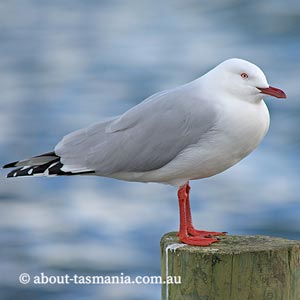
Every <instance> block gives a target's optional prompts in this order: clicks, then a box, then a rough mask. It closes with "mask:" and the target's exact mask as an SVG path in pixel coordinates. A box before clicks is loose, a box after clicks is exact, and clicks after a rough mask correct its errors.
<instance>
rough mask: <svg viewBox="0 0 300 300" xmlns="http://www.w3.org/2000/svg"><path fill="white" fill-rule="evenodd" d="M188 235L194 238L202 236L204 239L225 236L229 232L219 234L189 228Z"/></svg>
mask: <svg viewBox="0 0 300 300" xmlns="http://www.w3.org/2000/svg"><path fill="white" fill-rule="evenodd" d="M187 231H188V234H190V235H192V236H202V237H212V236H224V235H226V234H227V232H225V231H223V232H218V231H205V230H197V229H195V228H194V227H188V229H187Z"/></svg>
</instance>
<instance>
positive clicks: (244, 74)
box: [241, 73, 249, 79]
mask: <svg viewBox="0 0 300 300" xmlns="http://www.w3.org/2000/svg"><path fill="white" fill-rule="evenodd" d="M241 77H242V78H243V79H247V78H248V77H249V76H248V74H247V73H242V74H241Z"/></svg>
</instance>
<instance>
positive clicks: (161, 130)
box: [3, 58, 286, 246]
mask: <svg viewBox="0 0 300 300" xmlns="http://www.w3.org/2000/svg"><path fill="white" fill-rule="evenodd" d="M266 95H270V96H273V97H276V98H286V94H285V93H284V92H283V91H282V90H280V89H278V88H275V87H272V86H270V85H269V84H268V82H267V79H266V76H265V75H264V73H263V71H262V70H261V69H260V68H259V67H257V66H256V65H254V64H253V63H250V62H248V61H246V60H242V59H238V58H231V59H228V60H226V61H224V62H222V63H220V64H219V65H217V66H216V67H215V68H213V69H212V70H211V71H209V72H208V73H206V74H204V75H203V76H201V77H200V78H197V79H195V80H193V81H191V82H189V83H187V84H184V85H181V86H179V87H176V88H173V89H170V90H166V91H162V92H159V93H156V94H154V95H152V96H150V97H149V98H147V99H145V100H144V101H142V102H141V103H139V104H138V105H136V106H134V107H133V108H131V109H129V110H128V111H126V112H125V113H123V114H122V115H120V116H116V117H113V118H111V119H109V120H105V121H102V122H99V123H96V124H93V125H91V126H89V127H86V128H83V129H80V130H77V131H74V132H72V133H70V134H68V135H66V136H65V137H64V138H63V139H62V140H61V141H60V142H59V143H58V144H57V145H56V146H55V148H54V151H52V152H48V153H45V154H41V155H37V156H33V157H31V158H29V159H25V160H20V161H15V162H12V163H9V164H7V165H5V166H3V167H4V168H13V167H16V168H15V169H14V170H12V171H11V172H10V173H8V174H7V177H19V176H38V175H44V176H57V175H58V176H61V175H72V176H73V175H95V176H103V177H110V178H116V179H120V180H126V181H135V182H145V183H146V182H156V183H163V184H170V185H173V186H175V187H177V188H178V192H177V196H178V203H179V216H180V226H179V232H178V236H179V240H180V241H181V242H182V243H185V244H188V245H194V246H209V245H211V244H212V243H215V242H218V241H220V238H218V236H220V235H225V234H226V232H213V231H204V230H197V229H195V228H194V226H193V222H192V216H191V208H190V197H189V194H190V184H189V181H190V180H196V179H201V178H207V177H210V176H213V175H216V174H218V173H221V172H223V171H224V170H226V169H228V168H230V167H231V166H233V165H235V164H236V163H237V162H239V161H240V160H241V159H243V158H244V157H246V156H247V155H248V154H249V153H251V152H252V151H253V150H254V149H255V148H256V147H257V146H258V144H259V143H260V142H261V140H262V139H263V137H264V136H265V134H266V133H267V131H268V129H269V123H270V117H269V111H268V108H267V106H266V104H265V102H264V100H263V98H264V97H265V96H266Z"/></svg>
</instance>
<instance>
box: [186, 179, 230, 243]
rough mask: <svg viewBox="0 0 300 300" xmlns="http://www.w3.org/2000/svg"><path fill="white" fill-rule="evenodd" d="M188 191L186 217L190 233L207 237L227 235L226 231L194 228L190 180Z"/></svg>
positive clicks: (187, 186)
mask: <svg viewBox="0 0 300 300" xmlns="http://www.w3.org/2000/svg"><path fill="white" fill-rule="evenodd" d="M185 187H186V193H187V201H186V219H187V231H188V234H190V235H192V236H198V235H202V236H205V237H211V236H217V235H226V232H215V231H205V230H197V229H195V228H194V225H193V222H192V214H191V206H190V190H191V187H190V185H189V182H188V183H187V184H186V185H185Z"/></svg>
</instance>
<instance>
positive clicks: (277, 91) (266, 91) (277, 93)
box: [258, 86, 286, 98]
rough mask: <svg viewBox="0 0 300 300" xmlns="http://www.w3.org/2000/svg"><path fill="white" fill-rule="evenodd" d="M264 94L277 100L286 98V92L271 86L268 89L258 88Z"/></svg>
mask: <svg viewBox="0 0 300 300" xmlns="http://www.w3.org/2000/svg"><path fill="white" fill-rule="evenodd" d="M258 89H259V90H260V91H261V92H262V93H263V94H266V95H270V96H273V97H276V98H286V94H285V92H284V91H282V90H280V89H278V88H275V87H272V86H269V87H268V88H258Z"/></svg>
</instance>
